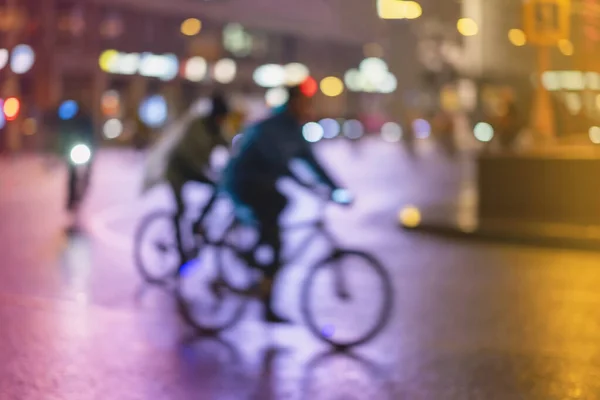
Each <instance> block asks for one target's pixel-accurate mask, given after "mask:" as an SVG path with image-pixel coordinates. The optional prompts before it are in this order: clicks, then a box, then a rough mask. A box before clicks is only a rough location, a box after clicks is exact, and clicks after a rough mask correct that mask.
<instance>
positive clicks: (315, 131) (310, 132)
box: [302, 122, 324, 143]
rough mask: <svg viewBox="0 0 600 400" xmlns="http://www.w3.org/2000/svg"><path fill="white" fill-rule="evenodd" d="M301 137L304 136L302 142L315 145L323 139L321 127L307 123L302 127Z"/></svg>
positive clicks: (314, 123)
mask: <svg viewBox="0 0 600 400" xmlns="http://www.w3.org/2000/svg"><path fill="white" fill-rule="evenodd" d="M302 136H304V140H306V141H307V142H310V143H316V142H318V141H319V140H321V139H323V136H324V130H323V127H322V126H321V125H319V124H317V123H316V122H308V123H306V124H304V126H303V127H302Z"/></svg>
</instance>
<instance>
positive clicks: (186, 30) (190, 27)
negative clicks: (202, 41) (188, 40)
mask: <svg viewBox="0 0 600 400" xmlns="http://www.w3.org/2000/svg"><path fill="white" fill-rule="evenodd" d="M201 29H202V22H200V20H199V19H197V18H188V19H186V20H185V21H183V22H182V24H181V33H183V34H184V35H186V36H195V35H197V34H199V33H200V30H201Z"/></svg>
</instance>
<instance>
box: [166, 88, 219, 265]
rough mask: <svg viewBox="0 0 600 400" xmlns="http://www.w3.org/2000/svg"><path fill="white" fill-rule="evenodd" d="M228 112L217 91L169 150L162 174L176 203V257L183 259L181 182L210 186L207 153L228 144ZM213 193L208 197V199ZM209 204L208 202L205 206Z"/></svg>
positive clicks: (212, 183) (183, 204)
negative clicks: (205, 110) (203, 112)
mask: <svg viewBox="0 0 600 400" xmlns="http://www.w3.org/2000/svg"><path fill="white" fill-rule="evenodd" d="M228 113H229V106H228V105H227V102H226V101H225V99H224V98H223V97H222V96H221V95H214V96H213V97H212V110H211V112H210V114H209V115H208V116H201V117H197V118H195V119H193V120H192V121H191V122H190V123H189V124H188V126H187V127H186V128H185V130H186V131H185V133H184V134H183V136H182V137H181V140H180V141H179V142H178V143H177V145H176V146H175V148H174V149H173V151H172V152H171V153H170V156H169V159H168V161H167V170H166V178H167V181H168V182H169V184H170V186H171V188H172V189H173V194H174V195H175V201H176V203H177V213H176V215H175V226H176V229H175V232H176V236H177V250H178V252H179V256H180V261H181V263H184V262H185V261H187V255H186V254H185V250H184V248H183V240H182V233H181V224H180V222H181V219H182V217H183V215H184V214H185V203H184V201H183V193H182V191H183V186H184V185H185V184H186V183H187V182H190V181H192V182H199V183H204V184H207V185H209V186H211V187H214V186H215V182H214V181H213V180H212V179H211V178H210V177H209V176H208V167H209V162H210V155H211V153H212V151H213V149H214V148H215V147H216V146H218V145H228V143H227V140H226V139H225V138H224V136H223V135H224V133H223V130H224V129H223V128H224V124H225V122H226V119H227V115H228ZM213 200H214V197H213V198H211V202H212V201H213ZM208 207H210V203H209V204H208V205H207V206H206V207H205V208H208Z"/></svg>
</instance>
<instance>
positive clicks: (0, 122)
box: [0, 99, 6, 129]
mask: <svg viewBox="0 0 600 400" xmlns="http://www.w3.org/2000/svg"><path fill="white" fill-rule="evenodd" d="M0 106H1V107H2V110H4V100H2V99H0ZM5 125H6V115H4V112H0V129H2V128H4V126H5Z"/></svg>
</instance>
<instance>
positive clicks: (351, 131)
mask: <svg viewBox="0 0 600 400" xmlns="http://www.w3.org/2000/svg"><path fill="white" fill-rule="evenodd" d="M342 131H343V132H344V136H346V137H347V138H348V139H353V140H356V139H360V138H361V137H363V135H364V134H365V127H364V126H363V124H362V123H361V122H360V121H359V120H357V119H350V120H348V121H346V122H344V125H343V127H342Z"/></svg>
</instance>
